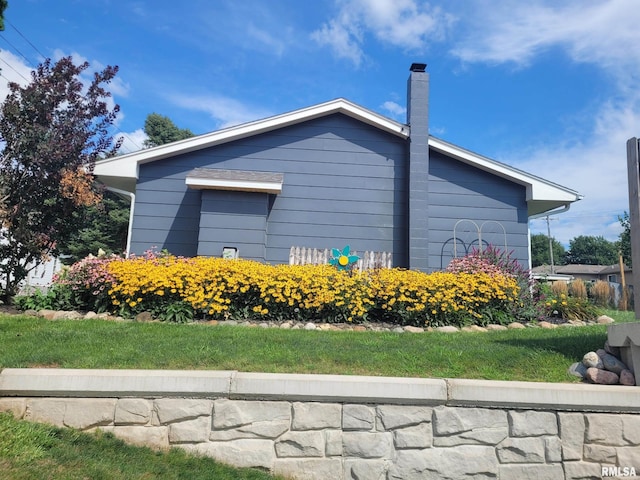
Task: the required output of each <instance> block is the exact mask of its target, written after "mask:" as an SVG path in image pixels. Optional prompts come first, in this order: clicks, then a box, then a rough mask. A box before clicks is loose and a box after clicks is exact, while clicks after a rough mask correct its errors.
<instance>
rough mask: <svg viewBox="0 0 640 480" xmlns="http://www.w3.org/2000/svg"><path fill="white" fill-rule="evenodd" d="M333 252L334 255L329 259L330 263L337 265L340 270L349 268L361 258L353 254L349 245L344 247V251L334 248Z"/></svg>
mask: <svg viewBox="0 0 640 480" xmlns="http://www.w3.org/2000/svg"><path fill="white" fill-rule="evenodd" d="M331 254H332V255H333V257H331V258H330V259H329V263H330V264H331V265H334V266H335V267H337V268H338V270H349V269H351V267H352V266H353V264H355V263H356V262H357V261H358V259H360V257H359V256H357V255H352V254H351V252H350V247H349V245H347V246H346V247H344V248H343V249H342V251H340V250H338V249H337V248H333V249H331Z"/></svg>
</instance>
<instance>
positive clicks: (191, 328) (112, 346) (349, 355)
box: [0, 312, 633, 382]
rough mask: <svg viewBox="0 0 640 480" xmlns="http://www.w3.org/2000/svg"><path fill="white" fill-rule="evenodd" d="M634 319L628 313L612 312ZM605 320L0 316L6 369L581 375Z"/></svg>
mask: <svg viewBox="0 0 640 480" xmlns="http://www.w3.org/2000/svg"><path fill="white" fill-rule="evenodd" d="M607 313H608V314H609V315H611V316H614V317H615V318H616V320H618V321H631V320H633V314H632V313H631V312H607ZM605 340H606V327H605V326H599V325H598V326H587V327H560V328H556V329H553V330H546V329H540V328H536V329H534V328H527V329H523V330H508V331H500V332H487V333H466V332H459V333H454V334H451V333H449V334H447V333H438V332H430V333H422V334H411V333H382V332H371V331H367V332H347V331H317V330H316V331H305V330H282V329H277V328H268V329H264V328H249V327H238V326H221V325H217V326H208V325H205V324H187V325H178V324H167V323H136V322H110V321H104V320H81V321H73V320H62V321H47V320H44V319H41V318H35V317H29V316H20V315H19V316H2V317H0V345H2V348H1V349H0V368H8V367H15V368H33V367H51V368H106V369H172V370H173V369H176V370H187V369H196V370H237V371H244V372H274V373H311V374H337V375H373V376H391V377H421V378H471V379H488V380H517V381H532V382H575V381H577V380H576V379H575V378H574V377H571V376H569V375H568V374H567V368H568V367H569V365H570V364H571V363H573V362H575V361H578V360H580V359H581V358H582V356H583V355H584V354H585V353H586V352H588V351H591V350H596V349H598V348H602V346H603V345H604V342H605Z"/></svg>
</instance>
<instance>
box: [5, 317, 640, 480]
mask: <svg viewBox="0 0 640 480" xmlns="http://www.w3.org/2000/svg"><path fill="white" fill-rule="evenodd" d="M607 313H608V314H609V315H610V316H612V317H614V318H615V319H616V320H617V321H618V322H625V321H634V320H635V316H634V314H633V313H632V312H613V311H612V312H607ZM605 340H606V327H604V326H591V327H580V328H569V327H566V328H557V329H554V330H543V329H526V330H509V331H506V332H489V333H457V334H442V333H425V334H408V333H405V334H392V333H374V332H321V331H311V332H309V331H288V330H277V329H266V330H265V329H260V328H246V327H224V326H216V327H210V326H205V325H171V324H160V323H152V324H148V323H147V324H145V323H115V322H106V321H99V320H92V321H84V320H83V321H56V322H50V321H46V320H43V319H40V318H34V317H28V316H0V346H1V347H2V348H0V368H6V367H23V368H29V367H60V368H144V369H214V370H228V369H231V370H240V371H253V372H291V373H294V372H295V373H330V374H345V375H385V376H409V377H443V378H453V377H458V378H482V379H493V380H524V381H547V382H570V381H576V380H575V379H573V377H570V376H569V375H567V373H566V369H567V367H568V365H569V364H570V363H572V362H574V361H577V360H579V359H580V358H581V357H582V356H583V355H584V353H586V352H587V351H589V350H595V349H597V348H600V347H602V345H603V344H604V341H605ZM0 472H1V474H0V476H1V477H2V478H11V479H15V480H22V479H24V480H31V479H35V478H47V479H56V480H57V479H87V478H91V479H104V480H110V479H114V480H115V479H121V478H127V479H134V480H136V479H140V480H143V479H144V480H146V479H150V478H162V479H189V480H192V479H193V480H197V479H205V478H206V479H210V478H215V479H220V480H267V479H280V480H282V479H281V478H280V477H273V476H271V475H269V474H267V473H264V472H261V471H258V470H255V469H236V468H231V467H228V466H225V465H222V464H220V463H218V462H216V461H214V460H213V459H209V458H196V457H192V456H189V455H187V454H186V453H184V452H183V451H181V450H179V449H172V450H170V451H169V452H155V451H152V450H150V449H148V448H141V447H134V446H130V445H126V444H125V443H124V442H122V441H121V440H118V439H116V438H115V437H113V436H112V435H110V434H103V433H100V432H99V431H98V432H96V433H92V434H88V433H81V432H78V431H76V430H73V429H68V428H65V429H61V428H57V427H53V426H49V425H41V424H35V423H30V422H27V421H24V420H16V419H14V418H13V417H12V416H11V415H10V414H8V413H0Z"/></svg>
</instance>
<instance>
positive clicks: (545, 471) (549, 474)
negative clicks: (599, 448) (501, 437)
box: [485, 462, 600, 480]
mask: <svg viewBox="0 0 640 480" xmlns="http://www.w3.org/2000/svg"><path fill="white" fill-rule="evenodd" d="M572 463H576V462H572ZM594 467H598V468H599V467H600V466H599V465H594ZM595 470H596V469H595V468H594V469H593V471H595ZM598 472H599V470H598ZM498 475H499V476H498V477H497V478H499V479H500V480H523V479H533V478H535V479H536V480H558V479H560V478H567V479H578V478H580V479H582V478H600V477H599V476H597V477H595V476H594V477H579V476H578V477H573V476H569V475H568V474H567V476H566V477H565V470H563V468H562V464H556V465H536V464H534V465H522V464H506V465H500V470H499V474H498ZM598 475H599V474H598ZM485 478H496V477H485Z"/></svg>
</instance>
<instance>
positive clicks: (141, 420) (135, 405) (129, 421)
mask: <svg viewBox="0 0 640 480" xmlns="http://www.w3.org/2000/svg"><path fill="white" fill-rule="evenodd" d="M149 420H151V402H150V401H149V400H144V399H139V398H121V399H120V400H118V403H117V404H116V413H115V423H116V425H144V424H145V423H148V422H149Z"/></svg>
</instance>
